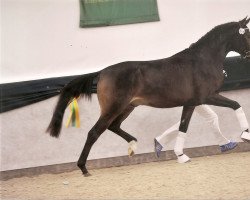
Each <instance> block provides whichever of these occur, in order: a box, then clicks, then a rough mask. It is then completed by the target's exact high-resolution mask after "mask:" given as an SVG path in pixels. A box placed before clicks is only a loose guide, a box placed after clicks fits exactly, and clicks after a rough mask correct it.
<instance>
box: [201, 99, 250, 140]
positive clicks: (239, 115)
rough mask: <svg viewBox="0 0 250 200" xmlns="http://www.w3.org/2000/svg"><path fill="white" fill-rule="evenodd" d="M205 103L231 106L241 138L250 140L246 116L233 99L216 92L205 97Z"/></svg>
mask: <svg viewBox="0 0 250 200" xmlns="http://www.w3.org/2000/svg"><path fill="white" fill-rule="evenodd" d="M205 103H206V104H210V105H214V106H222V107H228V108H232V109H233V110H234V111H235V114H236V117H237V119H238V121H239V123H240V127H241V131H242V134H241V138H242V139H243V140H244V141H247V142H250V133H249V125H248V121H247V118H246V115H245V113H244V111H243V109H242V107H241V106H240V104H239V103H238V102H237V101H233V100H231V99H228V98H226V97H223V96H221V95H219V94H216V95H214V96H211V97H209V98H207V99H206V101H205Z"/></svg>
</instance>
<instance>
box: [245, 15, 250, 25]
mask: <svg viewBox="0 0 250 200" xmlns="http://www.w3.org/2000/svg"><path fill="white" fill-rule="evenodd" d="M249 21H250V17H249V18H248V19H246V22H245V25H247V24H248V23H249Z"/></svg>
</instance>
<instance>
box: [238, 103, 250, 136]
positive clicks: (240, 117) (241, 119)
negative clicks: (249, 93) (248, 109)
mask: <svg viewBox="0 0 250 200" xmlns="http://www.w3.org/2000/svg"><path fill="white" fill-rule="evenodd" d="M235 114H236V116H237V119H238V121H239V123H240V127H241V130H242V131H245V130H246V129H249V125H248V122H247V118H246V115H245V113H244V111H243V109H242V107H240V108H238V109H237V110H235Z"/></svg>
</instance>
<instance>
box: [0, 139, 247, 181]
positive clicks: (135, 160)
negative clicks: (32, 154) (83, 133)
mask: <svg viewBox="0 0 250 200" xmlns="http://www.w3.org/2000/svg"><path fill="white" fill-rule="evenodd" d="M246 151H250V144H249V143H245V142H240V143H238V146H237V147H236V148H235V149H234V150H232V151H230V152H228V153H234V152H246ZM184 152H185V153H186V154H187V155H188V156H189V157H191V158H194V157H201V156H211V155H218V154H221V152H220V149H219V147H218V146H217V145H213V146H205V147H194V148H187V149H184ZM223 154H224V153H223ZM173 159H176V156H175V154H174V152H173V151H172V150H169V151H163V152H162V153H161V156H160V158H156V156H155V153H153V152H152V153H143V154H137V155H134V156H133V157H128V156H119V157H111V158H102V159H94V160H89V161H88V162H87V168H88V169H100V168H108V167H118V166H126V165H135V164H140V163H147V162H157V161H167V160H173ZM74 170H78V167H77V165H76V162H71V163H63V164H55V165H47V166H39V167H31V168H24V169H16V170H8V171H1V176H0V180H8V179H11V178H18V177H23V176H26V177H32V176H35V175H39V174H56V173H63V172H70V171H74Z"/></svg>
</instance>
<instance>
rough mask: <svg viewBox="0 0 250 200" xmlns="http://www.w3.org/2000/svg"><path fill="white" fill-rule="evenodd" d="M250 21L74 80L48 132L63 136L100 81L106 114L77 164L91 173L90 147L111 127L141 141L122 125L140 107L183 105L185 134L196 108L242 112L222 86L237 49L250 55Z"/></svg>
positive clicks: (63, 94)
mask: <svg viewBox="0 0 250 200" xmlns="http://www.w3.org/2000/svg"><path fill="white" fill-rule="evenodd" d="M249 20H250V18H249V19H247V17H246V18H244V19H243V20H241V21H239V22H230V23H226V24H222V25H219V26H216V27H215V28H213V29H212V30H211V31H209V32H208V33H207V34H205V35H204V36H203V37H202V38H201V39H199V40H198V41H197V42H196V43H194V44H193V45H191V46H190V47H189V48H187V49H185V50H183V51H181V52H179V53H177V54H175V55H173V56H171V57H169V58H164V59H160V60H153V61H129V62H122V63H118V64H115V65H112V66H109V67H107V68H105V69H103V70H101V71H99V72H95V73H91V74H86V75H82V76H81V77H79V78H77V79H75V80H73V81H71V82H70V83H69V84H67V85H66V86H65V87H64V88H63V90H62V91H61V95H60V97H59V100H58V103H57V105H56V108H55V111H54V114H53V117H52V120H51V122H50V124H49V127H48V129H47V131H48V132H49V133H50V135H51V136H53V137H58V136H59V134H60V130H61V126H62V119H63V115H64V110H65V109H66V107H67V105H68V103H69V102H70V101H71V100H72V98H73V97H78V96H80V95H82V96H83V97H86V98H87V99H91V93H92V92H91V87H92V83H93V80H94V79H97V80H98V83H97V96H98V100H99V104H100V108H101V114H100V117H99V119H98V121H97V122H96V124H95V125H94V126H93V127H92V129H91V130H90V131H89V133H88V137H87V140H86V143H85V146H84V148H83V151H82V153H81V155H80V158H79V160H78V163H77V165H78V167H79V168H80V169H81V170H82V172H83V174H84V175H86V176H87V175H88V171H87V168H86V166H85V164H86V161H87V157H88V155H89V152H90V149H91V147H92V145H93V144H94V143H95V142H96V140H97V139H98V138H99V136H100V135H101V134H102V133H103V132H104V131H105V130H106V129H109V130H111V131H113V132H114V133H115V134H117V135H119V136H121V137H122V138H124V139H125V140H126V141H127V142H129V143H130V142H135V141H137V140H136V138H134V137H133V136H131V135H130V134H128V133H126V132H125V131H123V130H122V129H121V128H120V126H121V123H122V122H123V121H124V120H125V119H126V118H127V117H128V116H129V114H130V113H131V112H132V111H133V110H134V108H135V107H136V106H139V105H147V106H152V107H157V108H172V107H177V106H183V111H182V116H181V123H180V126H179V131H181V132H183V133H186V131H187V128H188V125H189V121H190V119H191V116H192V113H193V111H194V109H195V106H198V105H201V104H209V105H215V106H223V107H229V108H232V109H234V110H237V109H238V108H240V105H239V103H238V102H235V101H232V100H230V99H227V98H225V97H223V96H221V95H220V94H219V92H218V90H219V89H220V87H221V85H222V83H223V80H224V75H223V62H224V59H225V57H226V55H227V53H228V52H229V51H236V52H238V53H240V54H241V55H242V56H243V57H245V58H248V59H249V58H250V32H249V29H248V28H247V24H248V22H249ZM246 131H248V130H246Z"/></svg>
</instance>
